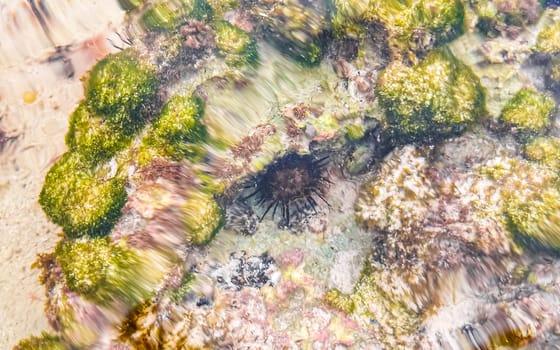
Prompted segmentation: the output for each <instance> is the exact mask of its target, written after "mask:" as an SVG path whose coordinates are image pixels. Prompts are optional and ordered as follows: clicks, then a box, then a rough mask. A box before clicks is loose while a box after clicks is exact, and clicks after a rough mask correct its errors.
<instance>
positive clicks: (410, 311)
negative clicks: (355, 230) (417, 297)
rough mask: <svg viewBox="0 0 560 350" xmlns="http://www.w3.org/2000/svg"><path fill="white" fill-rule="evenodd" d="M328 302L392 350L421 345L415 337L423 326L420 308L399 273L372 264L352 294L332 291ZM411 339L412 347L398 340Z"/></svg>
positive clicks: (326, 298) (365, 270) (368, 266)
mask: <svg viewBox="0 0 560 350" xmlns="http://www.w3.org/2000/svg"><path fill="white" fill-rule="evenodd" d="M391 274H395V275H394V277H392V276H391ZM324 301H325V302H326V303H327V304H328V305H329V306H331V307H333V308H335V309H338V310H340V311H343V312H344V313H346V314H348V315H352V316H353V318H354V319H356V320H357V321H358V322H359V323H360V324H361V325H362V326H365V327H367V328H370V329H373V331H374V332H375V333H376V334H377V337H376V339H377V340H378V341H380V342H381V343H383V344H385V345H386V346H387V347H388V348H391V349H400V348H403V349H404V348H409V347H410V346H411V345H412V344H414V343H416V344H417V342H418V339H414V334H415V333H416V330H417V327H418V326H419V325H420V321H421V312H419V310H418V309H417V307H416V303H415V301H414V292H413V291H412V289H411V288H410V286H408V285H407V284H406V283H404V282H403V281H402V280H401V279H400V277H399V276H398V273H397V272H396V271H393V270H390V271H389V270H388V269H387V268H385V271H384V268H383V267H381V266H376V265H375V264H372V263H371V262H369V261H368V262H366V267H365V268H364V269H363V271H362V274H361V276H360V279H359V280H358V282H357V283H356V285H355V286H354V290H353V291H352V293H349V294H345V293H342V292H340V291H339V290H336V289H332V290H330V291H329V292H328V293H327V294H326V296H325V299H324ZM372 321H373V322H372ZM407 338H408V341H409V343H402V342H399V341H398V340H397V339H400V340H403V339H407Z"/></svg>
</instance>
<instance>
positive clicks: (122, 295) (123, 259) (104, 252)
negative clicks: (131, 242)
mask: <svg viewBox="0 0 560 350" xmlns="http://www.w3.org/2000/svg"><path fill="white" fill-rule="evenodd" d="M55 254H56V261H57V262H58V264H59V265H60V267H61V269H62V272H63V274H64V278H65V281H66V285H67V286H68V288H70V290H72V291H74V292H76V293H78V294H80V295H81V296H83V297H85V298H86V299H89V300H92V301H94V302H96V303H98V304H101V305H104V304H107V303H109V302H111V301H112V300H113V299H120V300H123V301H126V302H133V301H139V300H142V298H143V297H145V296H146V295H147V291H146V290H144V287H143V286H142V285H141V281H142V278H141V274H142V271H140V270H139V266H140V263H139V258H138V256H137V254H136V253H135V252H134V251H132V250H130V249H128V248H126V247H124V246H121V245H119V244H118V243H111V242H110V241H109V239H108V238H93V239H85V240H63V241H62V242H61V243H59V245H58V246H57V247H56V250H55Z"/></svg>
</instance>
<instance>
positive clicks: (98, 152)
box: [66, 103, 135, 164]
mask: <svg viewBox="0 0 560 350" xmlns="http://www.w3.org/2000/svg"><path fill="white" fill-rule="evenodd" d="M134 131H135V128H133V127H131V128H130V129H124V130H123V129H121V128H117V127H115V126H114V125H112V124H111V123H107V122H106V118H105V117H104V116H100V115H96V114H94V113H92V112H90V111H89V109H88V107H87V105H86V104H85V103H81V104H80V105H79V106H78V107H77V108H76V109H75V110H74V112H73V113H72V115H71V116H70V126H69V128H68V133H67V134H66V144H67V145H68V148H69V149H70V151H72V152H78V153H80V154H81V155H83V156H84V157H85V158H87V159H88V160H91V161H92V162H93V163H94V164H96V163H98V162H99V161H101V160H106V159H109V158H111V157H112V156H114V155H115V154H116V153H117V152H118V151H120V150H122V149H123V148H125V147H126V146H127V145H128V144H129V143H130V141H131V139H132V135H133V133H134Z"/></svg>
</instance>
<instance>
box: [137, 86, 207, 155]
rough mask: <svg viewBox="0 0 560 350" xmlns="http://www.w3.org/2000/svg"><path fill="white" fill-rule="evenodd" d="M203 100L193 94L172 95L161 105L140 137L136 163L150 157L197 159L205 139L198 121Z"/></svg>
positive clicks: (203, 128)
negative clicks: (145, 133)
mask: <svg viewBox="0 0 560 350" xmlns="http://www.w3.org/2000/svg"><path fill="white" fill-rule="evenodd" d="M203 116H204V102H203V101H202V100H201V99H200V98H198V97H195V96H185V95H174V96H173V97H171V99H170V100H169V101H168V102H167V103H166V104H165V106H164V107H163V109H162V111H161V113H160V115H159V117H158V119H156V120H155V121H154V123H153V124H152V126H151V128H150V130H149V131H148V134H147V135H146V136H145V137H144V139H143V140H142V145H141V147H140V152H139V163H140V164H141V165H144V164H147V163H148V162H149V161H150V160H151V159H152V158H153V157H156V156H161V157H164V158H170V159H173V160H182V159H185V158H187V159H190V160H200V158H201V157H203V156H204V154H205V152H204V148H203V147H202V144H204V143H205V142H206V141H207V139H208V133H207V131H206V127H205V126H204V124H202V117H203Z"/></svg>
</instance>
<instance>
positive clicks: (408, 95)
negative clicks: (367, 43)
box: [377, 50, 484, 142]
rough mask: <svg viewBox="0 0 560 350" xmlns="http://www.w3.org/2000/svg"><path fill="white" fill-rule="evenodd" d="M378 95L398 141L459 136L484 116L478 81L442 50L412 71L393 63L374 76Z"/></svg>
mask: <svg viewBox="0 0 560 350" xmlns="http://www.w3.org/2000/svg"><path fill="white" fill-rule="evenodd" d="M377 95H378V96H379V100H380V103H381V105H382V106H383V107H384V108H385V109H386V111H387V121H388V123H389V127H390V131H391V132H392V133H393V135H394V136H395V137H396V141H397V142H408V141H411V140H422V139H426V138H429V139H431V138H437V137H441V136H448V135H453V134H458V133H460V132H462V131H464V130H465V129H466V128H467V126H468V125H469V124H470V123H472V122H474V121H475V120H476V119H477V118H478V117H479V116H480V115H481V114H482V113H483V112H484V92H483V88H482V86H481V85H480V82H479V80H478V78H477V77H476V76H475V75H474V73H473V72H472V71H471V70H470V69H469V68H468V67H467V66H465V65H464V64H463V63H461V62H460V61H458V60H457V59H456V58H455V57H454V56H453V55H452V54H451V53H450V52H449V51H447V50H437V51H434V52H432V53H430V54H429V55H428V56H427V57H426V59H425V60H424V61H422V62H421V63H420V64H418V65H416V66H413V67H408V66H406V65H404V64H402V63H400V62H393V63H392V64H391V65H389V67H387V68H386V69H385V71H383V72H382V73H381V76H380V77H379V80H378V86H377Z"/></svg>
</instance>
